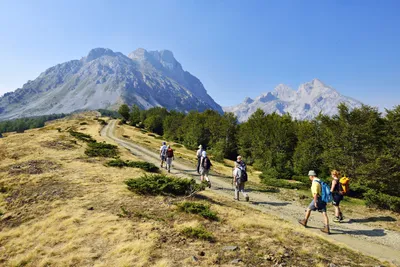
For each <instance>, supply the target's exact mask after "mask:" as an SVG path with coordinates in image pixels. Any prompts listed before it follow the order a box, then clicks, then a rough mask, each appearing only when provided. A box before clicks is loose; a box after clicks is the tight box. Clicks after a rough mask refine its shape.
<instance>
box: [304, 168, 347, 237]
mask: <svg viewBox="0 0 400 267" xmlns="http://www.w3.org/2000/svg"><path fill="white" fill-rule="evenodd" d="M308 177H309V179H310V180H311V194H312V196H313V199H312V201H311V203H310V205H309V206H308V208H307V210H306V213H305V216H304V219H302V220H299V223H300V224H301V225H303V226H304V227H307V222H308V219H309V218H310V215H311V211H319V212H321V213H322V217H323V221H324V228H322V229H321V231H322V232H324V233H326V234H330V228H329V219H328V215H327V213H326V205H327V204H328V203H330V202H332V204H333V206H334V207H335V218H334V219H333V221H334V222H341V221H343V213H342V212H341V210H340V206H339V205H340V202H341V201H342V200H343V196H344V195H346V194H347V193H348V192H349V181H350V180H349V178H347V177H346V176H343V177H342V178H341V179H339V177H340V173H339V172H338V171H337V170H333V171H331V177H332V179H333V180H332V184H331V186H329V185H327V184H326V183H325V182H323V181H321V180H320V179H319V178H318V177H317V174H316V173H315V171H313V170H311V171H309V172H308Z"/></svg>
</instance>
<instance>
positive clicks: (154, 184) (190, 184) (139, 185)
mask: <svg viewBox="0 0 400 267" xmlns="http://www.w3.org/2000/svg"><path fill="white" fill-rule="evenodd" d="M125 184H126V185H127V186H128V189H129V190H131V191H132V192H135V193H137V194H141V195H170V196H185V195H190V194H192V193H194V192H197V191H200V190H204V185H199V184H196V181H195V180H194V179H180V178H174V177H169V176H165V175H163V174H155V175H150V176H147V175H144V176H141V177H139V178H137V179H129V180H127V181H125Z"/></svg>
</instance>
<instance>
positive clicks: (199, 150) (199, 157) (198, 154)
mask: <svg viewBox="0 0 400 267" xmlns="http://www.w3.org/2000/svg"><path fill="white" fill-rule="evenodd" d="M203 151H204V149H203V146H202V145H199V149H198V150H197V152H196V156H197V173H198V174H200V161H201V153H203Z"/></svg>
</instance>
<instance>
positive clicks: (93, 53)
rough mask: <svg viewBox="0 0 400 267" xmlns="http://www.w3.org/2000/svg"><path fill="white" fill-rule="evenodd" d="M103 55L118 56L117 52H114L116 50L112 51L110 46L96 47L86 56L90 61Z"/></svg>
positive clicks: (87, 60)
mask: <svg viewBox="0 0 400 267" xmlns="http://www.w3.org/2000/svg"><path fill="white" fill-rule="evenodd" d="M102 56H112V57H114V56H116V53H114V51H112V50H111V49H108V48H101V47H99V48H94V49H92V50H90V52H89V54H88V55H87V57H86V62H90V61H92V60H95V59H97V58H99V57H102Z"/></svg>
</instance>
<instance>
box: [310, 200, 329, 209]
mask: <svg viewBox="0 0 400 267" xmlns="http://www.w3.org/2000/svg"><path fill="white" fill-rule="evenodd" d="M317 206H318V208H316V207H315V205H314V199H313V200H312V201H311V203H310V205H309V206H308V208H309V209H310V210H312V211H316V210H318V211H319V212H326V203H325V202H323V201H321V200H318V203H317Z"/></svg>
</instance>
